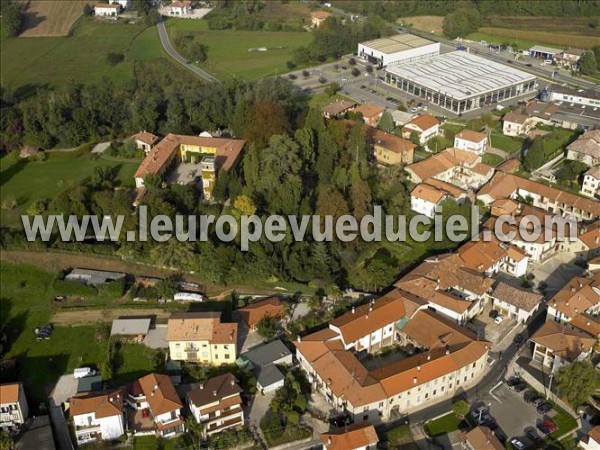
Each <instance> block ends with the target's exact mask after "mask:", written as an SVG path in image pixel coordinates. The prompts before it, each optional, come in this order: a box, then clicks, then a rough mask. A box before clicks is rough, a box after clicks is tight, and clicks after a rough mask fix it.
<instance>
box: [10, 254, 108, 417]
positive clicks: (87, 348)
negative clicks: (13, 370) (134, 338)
mask: <svg viewBox="0 0 600 450" xmlns="http://www.w3.org/2000/svg"><path fill="white" fill-rule="evenodd" d="M55 277H56V274H53V273H49V272H45V271H43V270H40V269H37V268H35V267H32V266H27V265H13V264H7V263H2V266H1V267H0V286H1V288H2V289H0V291H1V292H2V301H1V302H0V312H1V314H0V317H1V318H2V322H1V324H2V326H3V327H4V329H5V330H7V335H8V337H9V342H10V343H11V344H10V350H9V352H8V353H7V355H6V358H7V359H8V358H13V357H16V358H18V359H19V363H20V374H21V375H20V377H19V378H20V379H21V380H22V381H23V382H24V383H25V387H26V388H25V391H26V392H27V398H28V400H29V403H30V405H31V406H33V407H35V408H37V407H38V406H39V404H40V403H41V402H42V401H44V399H45V397H46V396H47V395H48V394H49V393H50V391H51V389H52V386H53V384H54V383H55V382H56V381H57V380H58V377H59V376H60V375H63V374H65V373H69V372H70V371H72V370H73V369H75V368H76V367H79V366H82V365H89V364H99V363H100V362H101V360H102V358H103V357H104V356H105V355H106V348H107V347H106V341H98V340H97V339H96V328H95V327H94V326H78V327H55V329H54V333H53V335H52V338H51V339H50V340H47V341H46V340H44V341H38V340H36V338H35V334H34V329H35V328H36V327H39V326H41V325H45V324H47V323H48V322H49V320H50V317H51V315H52V313H53V310H54V306H53V301H52V299H53V297H54V290H53V287H52V283H53V281H54V279H55Z"/></svg>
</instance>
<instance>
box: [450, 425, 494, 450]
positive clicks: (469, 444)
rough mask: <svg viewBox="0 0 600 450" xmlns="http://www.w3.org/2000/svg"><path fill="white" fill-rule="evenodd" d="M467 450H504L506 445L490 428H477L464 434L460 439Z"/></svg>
mask: <svg viewBox="0 0 600 450" xmlns="http://www.w3.org/2000/svg"><path fill="white" fill-rule="evenodd" d="M460 441H461V443H462V446H463V448H464V449H465V450H503V449H504V445H502V442H500V440H499V439H498V438H497V437H496V435H495V433H494V432H493V431H492V430H490V429H489V428H488V427H475V428H473V429H472V430H471V431H468V432H466V433H464V432H463V434H462V435H461V439H460Z"/></svg>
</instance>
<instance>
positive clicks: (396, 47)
mask: <svg viewBox="0 0 600 450" xmlns="http://www.w3.org/2000/svg"><path fill="white" fill-rule="evenodd" d="M361 44H362V45H364V46H365V47H368V48H370V49H373V50H376V51H378V52H381V53H385V54H386V55H390V54H392V53H398V52H403V51H404V50H409V49H411V48H417V47H424V46H426V45H429V44H434V42H433V41H430V40H429V39H425V38H422V37H420V36H415V35H414V34H410V33H402V34H396V35H395V36H390V37H385V38H380V39H373V40H372V41H367V42H361Z"/></svg>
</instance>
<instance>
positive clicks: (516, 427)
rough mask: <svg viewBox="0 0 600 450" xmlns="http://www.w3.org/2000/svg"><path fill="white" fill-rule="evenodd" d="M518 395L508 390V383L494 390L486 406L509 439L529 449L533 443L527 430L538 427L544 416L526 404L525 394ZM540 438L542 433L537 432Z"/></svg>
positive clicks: (550, 414)
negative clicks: (518, 441) (538, 421)
mask: <svg viewBox="0 0 600 450" xmlns="http://www.w3.org/2000/svg"><path fill="white" fill-rule="evenodd" d="M524 392H525V391H523V392H521V393H517V392H514V391H512V390H511V389H509V388H508V386H507V385H506V383H503V384H502V385H501V386H499V387H498V388H496V389H495V390H493V394H494V396H495V397H497V398H493V397H492V396H491V395H490V396H486V399H485V401H486V404H487V405H488V406H489V410H490V415H491V416H492V417H493V418H494V419H495V420H496V422H497V423H498V426H499V427H500V428H501V429H502V431H504V434H506V436H507V437H508V439H512V438H513V437H516V438H518V439H519V440H520V441H521V442H523V443H524V444H525V445H526V446H528V448H532V446H533V442H532V441H531V439H529V438H528V437H526V436H525V431H524V430H525V428H528V427H534V428H535V426H536V421H537V420H539V419H542V418H543V417H544V416H542V415H541V414H538V412H537V411H536V408H535V407H534V406H533V405H532V404H530V403H526V402H525V400H524V399H523V394H524ZM555 414H556V412H555V411H551V412H550V413H549V414H548V417H552V416H553V415H555ZM536 431H537V433H538V435H539V436H540V437H543V436H542V434H541V432H540V431H539V430H537V429H536Z"/></svg>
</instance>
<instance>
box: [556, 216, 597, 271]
mask: <svg viewBox="0 0 600 450" xmlns="http://www.w3.org/2000/svg"><path fill="white" fill-rule="evenodd" d="M559 249H560V250H561V251H565V252H568V253H571V254H572V255H573V256H574V257H575V259H576V260H577V261H578V262H586V261H589V260H591V259H594V258H595V257H596V256H599V255H600V221H596V222H594V223H592V224H590V225H583V226H580V227H579V228H578V229H577V238H576V239H575V240H573V241H570V240H569V241H564V242H561V243H560V244H559Z"/></svg>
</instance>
